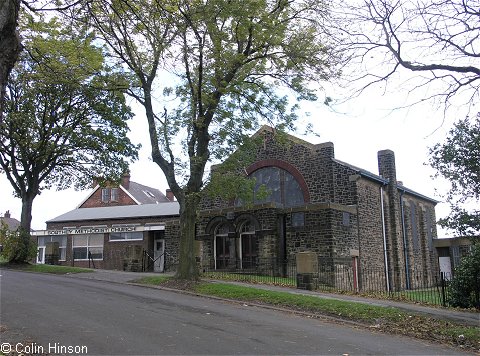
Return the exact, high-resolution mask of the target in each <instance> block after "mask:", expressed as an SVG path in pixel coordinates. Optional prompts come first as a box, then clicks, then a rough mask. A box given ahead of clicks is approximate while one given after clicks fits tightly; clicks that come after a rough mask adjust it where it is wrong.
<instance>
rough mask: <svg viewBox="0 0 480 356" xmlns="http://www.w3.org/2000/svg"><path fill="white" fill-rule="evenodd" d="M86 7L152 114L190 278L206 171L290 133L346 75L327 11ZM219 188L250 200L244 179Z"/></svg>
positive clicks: (304, 2) (304, 5)
mask: <svg viewBox="0 0 480 356" xmlns="http://www.w3.org/2000/svg"><path fill="white" fill-rule="evenodd" d="M82 6H83V7H82V8H79V9H78V13H77V15H78V18H77V19H78V20H79V23H81V24H83V23H85V22H88V23H89V24H90V25H91V26H93V27H94V29H95V31H96V32H97V34H98V35H99V36H101V38H102V39H103V40H104V43H105V44H106V45H107V46H108V47H109V52H110V54H111V58H112V59H113V60H114V61H118V63H119V66H122V67H126V68H129V70H130V74H131V78H134V79H133V80H132V81H131V87H130V88H129V90H128V94H130V95H131V96H132V97H133V98H135V99H136V100H137V101H138V102H139V103H140V104H141V105H143V106H144V108H145V114H146V118H147V121H148V124H149V136H150V143H151V145H152V159H153V161H154V162H155V163H156V164H158V166H159V167H160V168H161V169H162V171H163V172H164V174H165V177H166V179H167V182H168V184H169V186H170V188H171V189H172V191H173V193H174V194H175V196H176V198H177V199H178V202H179V204H180V212H181V216H180V220H181V226H182V231H181V239H180V258H179V259H180V261H179V262H180V266H179V275H183V276H182V277H184V278H190V277H191V276H188V275H187V274H188V273H190V272H191V271H194V270H195V253H194V251H192V250H191V249H193V246H194V244H193V243H192V241H193V240H194V238H195V228H194V223H193V222H187V221H186V220H187V219H191V218H194V217H195V213H196V211H197V209H198V204H199V202H200V199H197V198H198V194H200V193H201V192H202V189H203V188H204V187H205V182H206V177H207V176H208V174H207V172H206V167H207V166H208V164H215V163H218V162H219V161H222V160H224V159H225V158H226V157H227V156H228V155H230V154H231V153H233V152H234V151H235V150H236V148H237V147H238V146H239V145H241V144H242V143H244V139H245V137H248V136H250V135H251V134H252V133H253V132H255V131H256V130H257V129H258V128H259V127H260V126H261V125H262V124H266V123H268V124H269V125H270V126H276V128H277V129H278V130H279V131H286V130H292V129H293V128H294V126H295V124H294V122H295V120H296V118H297V111H298V108H299V107H298V105H297V103H296V101H297V100H316V93H315V90H313V89H312V86H311V84H312V83H313V84H314V87H315V88H316V87H318V84H319V82H321V81H322V80H327V79H329V78H332V77H335V76H337V75H338V73H339V71H338V68H337V66H336V64H337V60H338V58H337V56H336V55H335V54H334V53H337V52H335V51H334V50H333V48H332V47H331V46H330V45H329V43H328V42H329V38H330V37H329V36H328V35H326V34H327V32H328V31H327V29H326V28H325V21H324V20H325V18H326V17H327V16H328V8H327V2H324V1H309V0H301V1H285V0H281V1H270V0H267V1H258V0H245V1H223V0H211V1H189V0H188V1H187V0H185V1H184V0H182V1H175V2H173V1H154V2H152V1H148V0H140V1H138V0H136V1H131V0H124V1H112V2H104V1H100V0H93V1H85V2H84V3H83V2H82ZM161 93H162V94H163V95H162V94H161ZM153 98H155V100H159V101H161V105H157V103H156V102H155V101H154V100H152V99H153ZM292 99H293V100H292ZM240 167H245V166H243V165H242V166H240ZM230 172H232V171H230ZM213 176H215V177H213ZM227 178H232V179H227ZM212 179H218V180H220V181H221V182H220V183H221V184H222V186H223V187H224V188H225V189H223V192H227V196H228V194H230V195H232V194H233V193H234V192H235V190H237V191H239V192H240V193H242V194H243V193H245V194H243V195H248V194H250V195H251V189H250V190H249V189H243V188H242V187H243V186H244V184H246V185H247V187H248V184H249V182H246V180H245V179H243V180H242V179H240V178H233V176H227V175H224V174H223V173H221V172H217V173H215V174H213V175H212ZM250 184H251V182H250ZM210 193H212V191H210ZM189 201H190V202H191V204H189V203H188V202H189ZM182 246H190V247H189V248H185V249H184V248H182ZM186 265H187V266H186ZM184 271H188V272H184ZM193 274H195V275H196V273H193Z"/></svg>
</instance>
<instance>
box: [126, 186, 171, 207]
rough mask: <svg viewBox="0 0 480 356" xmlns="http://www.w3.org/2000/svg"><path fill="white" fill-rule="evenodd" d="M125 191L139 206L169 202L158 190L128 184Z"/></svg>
mask: <svg viewBox="0 0 480 356" xmlns="http://www.w3.org/2000/svg"><path fill="white" fill-rule="evenodd" d="M127 191H128V192H129V193H130V194H131V195H132V197H133V198H135V200H136V201H138V202H139V203H140V204H158V203H165V202H169V200H168V199H167V197H166V196H165V194H163V193H162V192H161V191H160V190H158V189H155V188H152V187H147V186H146V185H142V184H139V183H136V182H130V184H129V187H128V189H127Z"/></svg>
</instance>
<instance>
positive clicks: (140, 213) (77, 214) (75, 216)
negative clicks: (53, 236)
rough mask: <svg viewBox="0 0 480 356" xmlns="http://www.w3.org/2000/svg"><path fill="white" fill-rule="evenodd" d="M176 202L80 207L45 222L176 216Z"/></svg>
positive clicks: (177, 210)
mask: <svg viewBox="0 0 480 356" xmlns="http://www.w3.org/2000/svg"><path fill="white" fill-rule="evenodd" d="M178 215H179V205H178V202H166V203H159V204H143V205H123V206H111V207H101V208H80V209H74V210H71V211H69V212H67V213H65V214H62V215H60V216H57V217H56V218H53V219H51V220H48V221H47V223H56V222H67V221H72V222H73V221H88V220H115V219H125V218H144V217H161V216H162V217H166V216H178Z"/></svg>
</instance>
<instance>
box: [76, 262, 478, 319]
mask: <svg viewBox="0 0 480 356" xmlns="http://www.w3.org/2000/svg"><path fill="white" fill-rule="evenodd" d="M156 275H158V276H160V275H161V276H165V275H173V274H171V273H167V274H165V273H153V272H125V271H114V270H100V269H97V270H94V272H93V273H72V274H69V275H68V276H69V277H71V278H83V279H92V280H98V281H104V282H110V283H121V284H125V283H132V282H133V281H135V280H137V279H140V278H142V277H145V276H156ZM209 281H210V282H213V283H230V284H235V285H241V286H248V287H253V288H257V289H263V290H270V291H281V292H287V293H291V294H297V295H309V296H314V297H317V298H324V299H335V300H344V301H349V302H355V303H363V304H369V305H375V306H383V307H395V308H398V309H401V310H404V311H407V312H412V313H415V314H423V315H426V316H429V317H432V318H435V319H441V320H447V321H452V322H456V323H460V324H465V325H471V326H478V327H480V312H478V311H474V310H459V309H451V308H442V307H429V306H424V305H419V304H414V303H404V302H399V301H393V300H384V299H373V298H365V297H360V296H353V295H343V294H333V293H321V292H317V291H307V290H301V289H293V288H288V287H277V286H271V285H262V284H254V285H252V284H249V283H242V282H229V281H217V280H209Z"/></svg>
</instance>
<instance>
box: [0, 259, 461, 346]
mask: <svg viewBox="0 0 480 356" xmlns="http://www.w3.org/2000/svg"><path fill="white" fill-rule="evenodd" d="M0 275H1V276H0V324H1V325H3V326H5V327H6V328H7V332H4V333H1V334H0V336H1V337H2V340H1V342H2V348H4V347H13V348H15V347H17V345H16V342H18V341H22V340H25V339H26V338H29V339H31V340H33V341H34V343H33V344H30V345H28V344H27V345H23V344H26V343H25V342H23V341H22V345H23V346H22V345H20V346H18V347H19V348H22V347H27V346H28V347H30V349H28V348H27V349H25V350H23V351H27V352H28V351H32V352H33V353H42V351H43V352H44V353H50V354H56V353H63V354H88V355H167V354H168V355H174V354H175V355H192V354H195V355H198V354H200V355H245V354H248V355H294V354H302V355H307V354H309V355H327V354H328V355H345V354H348V355H367V354H375V355H381V354H384V355H401V354H404V355H431V354H432V355H433V354H435V355H452V354H453V353H460V351H459V350H454V349H451V348H447V347H443V346H441V345H432V344H428V343H426V342H421V341H417V340H413V339H410V338H405V337H400V336H395V335H386V334H381V333H375V332H372V331H369V330H365V329H362V328H353V327H350V326H345V325H340V324H336V323H333V322H325V321H322V320H318V319H310V318H305V317H301V316H298V315H294V314H290V313H285V312H279V311H275V310H269V309H264V308H259V307H254V306H248V305H242V304H238V303H233V302H224V301H219V300H213V299H208V298H201V297H196V296H190V295H184V294H180V293H174V292H169V291H164V290H159V289H152V288H144V287H139V286H133V285H127V284H117V283H109V282H102V281H95V280H88V279H81V278H75V277H72V276H56V275H48V274H33V273H26V272H20V271H13V270H5V269H3V270H0ZM4 351H5V349H4ZM7 351H8V350H7ZM19 351H22V350H19ZM35 351H36V352H35Z"/></svg>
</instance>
